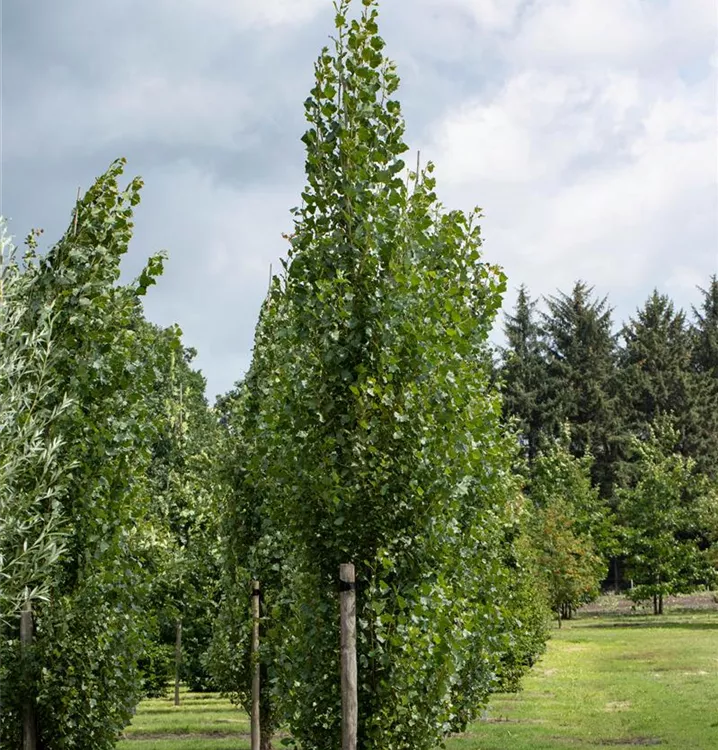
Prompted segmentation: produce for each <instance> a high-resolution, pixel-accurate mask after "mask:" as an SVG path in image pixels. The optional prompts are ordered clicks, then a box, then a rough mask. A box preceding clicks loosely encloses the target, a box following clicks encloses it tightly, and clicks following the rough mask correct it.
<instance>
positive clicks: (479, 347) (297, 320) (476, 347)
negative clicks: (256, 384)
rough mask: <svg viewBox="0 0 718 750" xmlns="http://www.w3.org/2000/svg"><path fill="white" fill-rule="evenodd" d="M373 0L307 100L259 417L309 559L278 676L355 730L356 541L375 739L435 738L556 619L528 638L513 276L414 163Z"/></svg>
mask: <svg viewBox="0 0 718 750" xmlns="http://www.w3.org/2000/svg"><path fill="white" fill-rule="evenodd" d="M363 5H364V6H365V8H364V10H363V12H362V14H361V17H360V18H358V19H353V20H350V19H349V17H348V13H349V10H350V2H348V1H346V2H341V3H340V4H339V5H338V6H337V15H336V26H337V39H336V44H335V49H334V53H333V54H332V53H330V52H329V50H327V49H325V50H324V51H323V52H322V54H321V55H320V57H319V60H318V62H317V65H316V84H315V86H314V88H313V89H312V92H311V96H310V97H309V99H308V100H307V102H306V104H305V108H306V116H307V119H308V121H309V125H310V127H309V130H308V131H307V133H306V135H305V136H304V142H305V144H306V147H307V162H306V172H307V187H306V188H305V190H304V192H303V194H302V199H303V203H302V207H301V208H300V209H298V210H297V211H296V219H295V227H294V232H293V235H292V237H291V250H290V253H289V261H288V263H287V265H286V278H285V280H284V282H283V284H281V285H275V286H274V288H273V290H272V300H273V302H274V303H275V304H276V305H277V306H278V307H279V308H280V309H281V310H282V315H281V316H280V320H278V321H277V324H276V326H275V327H274V328H273V330H272V333H273V338H274V341H273V343H272V347H273V351H275V352H276V353H277V357H276V361H275V362H274V364H273V365H272V367H271V368H270V371H269V372H268V373H267V374H266V376H265V377H266V378H267V380H266V384H265V386H264V388H263V390H262V393H261V398H260V399H259V400H258V402H257V403H256V409H257V413H256V416H255V418H254V420H253V426H252V427H251V430H252V434H253V440H256V454H257V455H258V457H259V458H260V460H261V465H262V468H263V480H262V482H261V485H260V488H261V492H262V493H263V495H264V496H265V498H266V499H264V500H262V510H263V512H264V513H266V515H267V521H266V524H267V525H268V526H269V527H271V528H272V529H281V534H280V535H279V536H278V537H276V538H278V540H279V544H280V545H281V551H282V553H283V558H284V564H285V565H286V569H287V571H291V579H290V581H291V587H290V586H288V585H285V586H284V587H283V590H284V591H285V592H287V591H290V588H291V597H292V598H291V599H290V601H289V602H288V611H289V615H288V617H287V620H286V626H285V627H284V628H283V633H282V636H283V641H282V654H281V657H282V658H279V659H278V660H277V665H276V669H277V672H276V676H275V681H274V685H275V689H276V692H277V695H278V697H279V703H280V705H281V710H282V712H283V714H284V716H286V719H287V721H288V723H289V726H290V729H291V731H292V733H293V735H294V737H295V738H296V740H298V741H299V743H300V744H301V746H302V748H303V749H304V750H325V749H326V750H328V749H329V748H335V747H337V746H338V745H339V744H340V690H339V685H340V681H339V672H338V631H337V606H338V596H337V573H338V568H339V564H340V563H342V562H348V561H351V562H354V563H355V564H356V567H357V575H358V579H359V582H360V583H359V594H358V605H357V606H358V629H359V633H358V640H359V645H358V648H359V673H360V677H359V682H360V684H359V705H360V707H361V710H360V730H359V735H360V747H361V748H362V750H369V749H370V748H371V749H376V750H378V749H379V748H381V750H399V749H401V750H409V749H411V750H421V749H422V748H427V750H428V748H433V747H435V745H436V743H437V742H438V741H439V740H440V739H441V738H442V737H444V736H445V735H446V734H447V733H448V732H450V731H451V730H456V729H460V728H461V727H463V726H465V724H466V722H467V721H468V720H469V719H470V718H471V717H472V716H473V715H474V714H475V713H476V711H477V710H478V709H479V707H480V706H481V704H482V702H483V701H484V700H485V699H486V697H487V695H488V694H489V692H490V691H491V690H492V689H493V688H495V686H496V685H497V673H498V672H499V671H500V670H501V666H502V663H503V664H505V663H506V657H507V655H508V654H510V653H511V644H512V643H514V642H518V641H521V642H522V643H523V644H524V652H523V655H522V658H521V660H520V661H521V662H522V665H523V666H522V668H523V669H525V668H527V666H528V665H529V664H530V663H531V660H532V658H533V657H534V655H535V653H536V652H537V651H538V650H539V648H540V643H539V642H540V637H538V638H536V639H534V640H531V639H530V638H529V639H520V638H518V637H517V636H520V635H523V634H524V633H525V632H526V630H527V628H526V626H525V625H524V624H523V622H522V621H520V619H519V617H518V616H517V612H518V611H519V610H520V609H521V608H522V607H523V605H525V601H524V600H523V599H522V600H520V601H519V600H517V595H516V593H515V592H516V591H519V590H524V589H523V588H522V587H521V586H518V585H517V581H518V579H519V578H520V577H521V575H522V574H521V570H522V563H521V558H520V555H519V553H518V549H517V548H515V545H514V542H513V541H512V539H513V538H515V537H516V535H517V532H518V529H517V520H516V517H517V515H518V506H519V501H518V497H519V492H518V488H517V487H516V486H515V485H514V483H513V479H512V478H511V472H510V464H511V453H512V450H513V449H512V447H511V444H510V441H508V440H506V439H505V438H504V437H503V436H502V430H501V425H500V400H499V397H498V395H497V394H495V393H494V392H492V391H491V390H490V388H489V386H488V369H489V356H488V353H487V352H486V350H485V342H486V339H487V337H488V333H489V331H490V329H491V326H492V323H493V320H494V317H495V314H496V311H497V310H498V308H499V306H500V304H501V294H502V292H503V289H504V278H503V275H502V274H501V272H500V271H499V270H498V269H496V268H494V267H492V266H489V265H487V264H486V263H482V262H481V256H480V244H481V240H480V233H479V227H478V223H477V221H478V218H479V215H478V213H477V212H473V213H471V214H469V215H465V214H463V213H461V212H459V211H451V212H445V211H443V210H442V209H441V207H440V205H439V204H438V202H437V198H436V194H435V193H434V184H435V183H434V178H433V176H432V171H433V168H432V167H431V166H427V168H426V169H425V170H423V171H421V172H420V173H419V174H415V175H412V176H411V178H410V180H411V182H412V185H411V189H410V186H409V184H408V182H409V181H408V180H407V179H406V178H405V177H404V176H403V173H404V170H405V165H404V162H403V161H402V158H401V157H402V154H403V153H404V152H405V151H406V146H405V144H404V142H403V133H404V123H403V120H402V118H401V115H400V105H399V103H398V102H397V101H396V99H395V98H394V96H395V93H396V90H397V87H398V77H397V75H396V72H395V69H394V66H393V65H392V64H391V63H389V62H388V61H387V60H386V59H385V57H384V56H383V53H382V50H383V46H384V42H383V40H382V39H381V37H380V36H379V34H378V28H377V21H376V19H377V10H376V2H374V0H363ZM261 356H262V355H260V354H259V353H258V352H257V351H255V358H257V357H261ZM286 574H288V573H286ZM286 574H285V575H286ZM259 577H262V576H261V574H260V575H259ZM524 583H525V581H524ZM527 620H528V621H529V622H531V621H532V620H531V618H527ZM533 622H534V623H536V621H533ZM532 627H534V626H532ZM535 627H536V631H538V630H539V626H538V624H535ZM528 643H530V644H531V645H530V646H527V645H526V644H528Z"/></svg>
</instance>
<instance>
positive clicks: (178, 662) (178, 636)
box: [175, 620, 182, 706]
mask: <svg viewBox="0 0 718 750" xmlns="http://www.w3.org/2000/svg"><path fill="white" fill-rule="evenodd" d="M181 667H182V620H177V623H176V625H175V706H179V704H180V668H181Z"/></svg>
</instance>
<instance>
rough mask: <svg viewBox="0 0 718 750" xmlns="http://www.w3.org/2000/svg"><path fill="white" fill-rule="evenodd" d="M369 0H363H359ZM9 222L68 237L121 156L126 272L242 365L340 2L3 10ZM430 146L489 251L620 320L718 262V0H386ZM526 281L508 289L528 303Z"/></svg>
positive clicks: (162, 308) (686, 288) (539, 287)
mask: <svg viewBox="0 0 718 750" xmlns="http://www.w3.org/2000/svg"><path fill="white" fill-rule="evenodd" d="M356 1H357V4H358V0H356ZM0 5H1V7H2V32H1V34H2V191H1V194H0V213H2V215H4V216H6V217H8V218H9V219H10V230H11V232H12V233H13V234H15V235H16V237H17V238H18V239H20V238H22V237H24V236H25V234H26V233H27V231H28V230H29V228H30V227H38V226H41V227H44V229H45V230H46V237H48V238H49V239H52V240H54V239H57V237H58V236H59V234H60V232H61V231H62V230H63V229H64V227H65V226H66V224H67V222H68V217H69V215H70V211H71V209H72V204H73V202H74V197H75V193H76V190H77V187H78V186H82V187H87V186H88V185H89V184H90V183H91V181H92V180H93V178H94V177H95V176H97V175H98V174H100V173H101V172H103V171H104V170H105V168H106V167H107V166H108V164H109V163H110V162H111V161H112V160H113V159H114V158H115V157H117V156H126V157H127V158H128V160H129V167H128V172H129V173H131V174H140V175H142V176H143V177H144V178H145V181H146V188H145V190H144V194H143V195H144V198H143V202H142V204H141V205H140V207H139V209H138V213H137V221H136V235H135V240H134V244H133V246H132V249H131V252H130V253H129V256H128V258H127V260H126V264H125V273H126V275H127V276H128V277H130V276H133V275H135V274H136V273H137V272H138V271H139V269H140V268H141V266H142V265H143V262H144V260H145V259H146V257H147V256H148V255H149V254H150V253H152V252H154V251H156V250H159V249H166V250H168V251H169V254H170V262H169V264H168V267H167V271H166V274H165V276H164V278H163V279H162V280H161V283H160V285H159V286H158V287H155V288H153V289H152V291H151V293H150V295H149V297H148V300H147V304H146V308H147V313H148V315H149V317H150V318H151V319H153V320H155V321H156V322H158V323H162V324H169V323H172V322H177V323H179V325H180V326H181V328H182V329H183V331H184V333H185V340H186V343H187V344H189V345H192V346H195V347H197V348H198V349H199V358H198V363H199V366H200V367H201V368H202V370H203V371H204V373H205V375H206V376H207V378H208V384H209V395H210V396H213V395H214V394H215V393H219V392H223V391H225V390H226V389H228V388H229V387H230V386H231V385H232V383H233V382H234V381H236V380H237V379H238V378H239V377H241V375H242V373H243V371H244V370H245V369H246V367H247V365H248V362H249V358H250V356H251V346H252V335H253V330H254V324H255V319H256V315H257V312H258V309H259V305H260V303H261V300H262V297H263V295H264V293H265V290H266V287H267V280H268V274H269V266H270V263H274V268H275V269H276V268H277V267H278V258H279V257H281V256H282V255H283V253H284V251H285V242H284V240H282V238H281V233H282V232H283V231H286V230H288V229H290V228H291V217H290V214H289V209H290V208H291V207H292V206H294V205H296V204H297V202H298V196H299V193H300V190H301V188H302V184H303V150H302V144H301V143H300V140H299V138H300V136H301V134H302V132H303V129H304V124H303V119H302V118H303V110H302V102H303V100H304V99H305V97H306V95H307V92H308V91H309V88H310V87H311V82H312V66H313V61H314V58H315V56H316V54H317V53H318V51H319V50H320V48H321V46H322V45H323V44H324V43H325V42H326V41H327V37H328V34H329V33H330V32H331V30H332V15H333V12H332V5H331V2H330V0H152V1H151V2H150V1H149V0H103V1H102V2H99V1H98V0H62V2H58V0H4V1H3V0H0ZM382 33H383V36H384V37H385V39H386V41H387V43H388V47H387V49H388V53H389V54H390V55H391V56H392V57H393V58H394V59H395V60H396V61H397V63H398V65H399V72H400V74H401V76H402V81H403V85H402V89H401V99H402V102H403V106H404V114H405V116H406V119H407V125H408V131H407V136H408V142H409V144H410V146H411V147H412V149H420V150H421V153H422V160H423V159H425V158H427V159H431V160H432V161H434V162H435V164H436V166H437V177H438V181H439V194H440V197H441V199H442V200H443V202H444V203H445V204H447V205H448V206H449V207H451V208H470V207H472V206H474V205H479V206H481V207H482V208H483V210H484V213H485V219H484V221H483V231H484V237H485V255H486V258H487V259H489V260H491V261H492V262H497V263H500V264H502V265H503V266H504V268H505V269H506V271H507V273H508V274H509V278H510V284H511V286H512V289H513V288H515V287H516V286H517V285H518V284H520V283H521V282H525V283H527V284H528V285H529V287H530V289H531V290H532V292H533V293H534V295H539V294H551V293H553V292H554V291H555V290H556V289H557V288H561V289H569V288H570V286H571V284H572V283H573V281H574V280H575V279H578V278H582V279H585V280H587V281H589V282H590V283H592V284H594V285H595V287H596V290H597V291H598V292H599V293H600V294H602V295H603V294H610V298H611V301H612V303H613V305H614V306H615V308H616V318H617V319H619V320H621V319H625V318H626V317H627V316H628V315H630V314H632V312H633V311H634V310H635V308H636V306H637V305H639V304H640V303H641V302H642V301H643V300H644V299H645V297H646V296H647V294H648V293H649V292H650V290H651V289H652V288H654V287H657V288H658V289H659V290H660V291H663V292H666V293H668V294H670V295H671V296H672V297H673V298H674V299H675V300H676V301H677V302H678V303H679V304H680V305H684V306H688V305H690V304H691V303H694V302H696V301H697V299H698V294H697V292H696V290H695V286H696V285H697V284H700V285H703V286H704V285H705V284H706V282H707V279H708V277H709V275H710V274H712V273H716V272H717V271H718V146H717V140H716V135H717V126H718V109H717V91H718V86H717V73H718V56H717V53H716V45H717V34H718V3H717V2H716V0H384V2H383V4H382ZM512 301H513V295H512V294H510V295H509V296H508V298H507V304H508V305H509V306H510V305H511V303H512Z"/></svg>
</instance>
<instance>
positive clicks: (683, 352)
mask: <svg viewBox="0 0 718 750" xmlns="http://www.w3.org/2000/svg"><path fill="white" fill-rule="evenodd" d="M622 337H623V341H624V344H623V347H622V350H621V372H620V393H621V398H620V403H621V410H622V417H623V423H624V425H625V427H626V429H627V431H628V432H630V434H632V435H634V436H635V437H638V438H639V439H648V436H649V435H650V433H651V428H652V426H653V425H654V424H655V423H656V421H657V420H658V419H659V418H662V417H670V418H671V421H672V423H673V425H674V426H675V428H676V431H677V433H676V434H677V442H676V445H675V446H674V448H675V450H677V451H678V452H679V453H682V454H683V455H685V456H690V455H694V454H695V453H696V452H697V451H700V448H698V447H697V446H698V444H699V443H700V433H701V427H700V425H701V421H702V419H703V418H704V417H707V416H708V415H707V414H702V413H701V408H700V406H701V402H702V398H701V395H700V393H699V388H698V386H699V382H698V379H697V378H696V376H695V374H694V372H693V371H692V366H691V364H692V360H693V346H692V338H691V334H690V331H689V329H688V326H687V324H686V318H685V314H684V313H683V311H680V310H678V311H677V310H676V309H675V307H674V305H673V302H672V301H671V300H670V299H669V298H668V297H667V296H666V295H664V294H659V293H658V292H657V291H654V292H653V293H652V294H651V296H650V297H649V298H648V299H647V300H646V302H645V304H644V306H643V307H642V308H640V309H639V310H638V311H637V313H636V316H635V317H634V318H631V319H630V320H629V322H628V323H627V324H626V325H625V326H624V328H623V331H622ZM624 469H628V470H629V472H628V474H626V473H625V471H624V476H623V482H624V483H629V484H630V482H631V477H630V458H629V464H628V466H627V467H624Z"/></svg>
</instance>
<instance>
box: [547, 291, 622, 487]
mask: <svg viewBox="0 0 718 750" xmlns="http://www.w3.org/2000/svg"><path fill="white" fill-rule="evenodd" d="M546 302H547V306H548V312H547V313H546V314H545V315H544V324H543V327H544V330H545V333H546V343H547V347H548V374H549V382H548V394H549V395H548V399H547V407H546V410H545V412H544V423H545V425H546V428H547V429H548V430H550V431H551V432H552V433H553V435H554V436H559V435H560V432H561V430H562V429H563V424H564V423H565V422H568V423H569V424H570V427H571V429H570V432H571V441H570V450H571V453H572V454H573V455H574V456H576V457H578V458H580V457H581V456H584V455H586V454H587V453H591V454H592V455H593V457H594V463H593V468H592V477H593V481H594V483H595V484H596V485H597V486H598V487H599V488H600V490H601V494H602V496H603V497H606V498H608V497H610V496H611V495H612V493H613V485H614V481H615V476H614V474H615V461H616V458H617V451H618V445H619V425H618V421H617V417H616V409H615V397H614V377H615V356H616V342H615V337H614V335H613V332H612V323H611V308H610V307H609V306H608V302H607V299H606V298H605V297H604V298H603V299H596V298H595V297H594V294H593V289H592V288H591V287H589V286H587V285H586V284H585V283H584V282H581V281H579V282H577V283H576V284H575V286H574V288H573V290H572V292H571V294H570V295H568V294H564V293H562V292H559V294H558V295H557V296H555V297H550V298H548V299H547V300H546Z"/></svg>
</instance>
